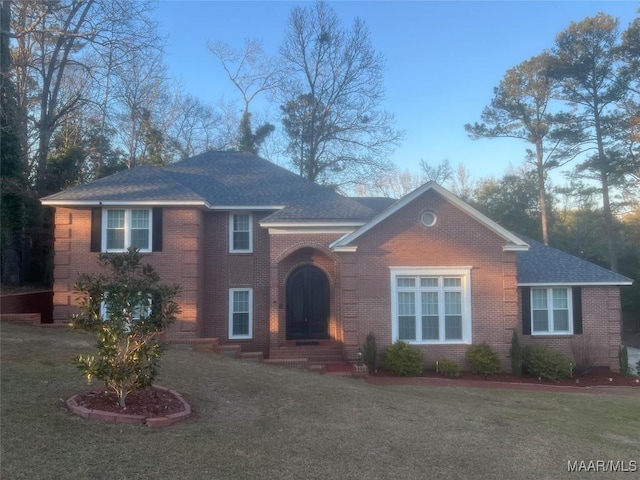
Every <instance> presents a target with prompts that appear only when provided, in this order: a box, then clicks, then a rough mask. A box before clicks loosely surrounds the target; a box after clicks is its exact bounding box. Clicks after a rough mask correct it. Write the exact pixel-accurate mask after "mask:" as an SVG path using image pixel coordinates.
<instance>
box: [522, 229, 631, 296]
mask: <svg viewBox="0 0 640 480" xmlns="http://www.w3.org/2000/svg"><path fill="white" fill-rule="evenodd" d="M519 236H520V238H522V239H523V240H524V241H525V242H527V243H528V244H529V245H530V248H529V250H528V251H526V252H518V253H517V255H516V265H517V268H518V283H519V284H525V285H526V284H583V283H584V284H588V283H593V284H612V285H623V284H630V283H631V282H632V280H631V279H630V278H627V277H625V276H624V275H620V274H619V273H615V272H612V271H611V270H607V269H606V268H602V267H600V266H598V265H595V264H593V263H591V262H588V261H586V260H583V259H581V258H578V257H575V256H573V255H570V254H568V253H565V252H563V251H561V250H557V249H555V248H553V247H549V246H546V245H544V244H542V243H539V242H536V241H535V240H532V239H530V238H526V237H524V236H522V235H519Z"/></svg>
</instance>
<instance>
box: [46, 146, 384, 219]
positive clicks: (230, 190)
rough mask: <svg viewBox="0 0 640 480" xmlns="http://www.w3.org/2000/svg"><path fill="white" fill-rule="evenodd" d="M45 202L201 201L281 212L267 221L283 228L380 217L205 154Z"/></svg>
mask: <svg viewBox="0 0 640 480" xmlns="http://www.w3.org/2000/svg"><path fill="white" fill-rule="evenodd" d="M43 201H44V202H46V203H48V204H52V205H55V204H56V203H58V202H69V201H77V202H82V201H87V202H89V201H118V202H123V203H124V202H135V201H157V202H163V201H164V202H175V201H200V202H203V203H206V204H208V205H209V206H212V207H216V206H222V207H226V206H229V207H243V206H246V207H265V206H267V207H279V208H281V210H278V211H277V212H276V213H275V214H273V215H271V216H269V217H268V218H267V219H264V221H279V222H283V221H302V220H308V221H326V220H354V221H364V220H367V219H369V218H371V217H373V216H374V215H375V213H376V212H375V211H374V210H372V209H370V208H368V207H367V206H365V205H362V204H361V203H358V202H355V201H353V200H351V199H349V198H347V197H344V196H342V195H339V194H337V193H336V192H334V191H333V190H331V189H329V188H326V187H322V186H319V185H316V184H314V183H313V182H310V181H308V180H305V179H304V178H302V177H300V176H299V175H296V174H295V173H293V172H290V171H289V170H286V169H284V168H282V167H279V166H278V165H275V164H273V163H271V162H269V161H268V160H265V159H263V158H260V157H259V156H257V155H254V154H251V153H240V152H206V153H203V154H200V155H197V156H194V157H191V158H188V159H186V160H183V161H180V162H177V163H173V164H170V165H168V166H166V167H164V168H162V169H156V168H154V167H151V166H148V165H143V166H140V167H136V168H133V169H131V170H127V171H124V172H119V173H117V174H114V175H111V176H109V177H105V178H102V179H100V180H96V181H95V182H91V183H87V184H85V185H81V186H79V187H75V188H71V189H69V190H65V191H63V192H60V193H56V194H54V195H51V196H49V197H46V198H44V199H43ZM282 207H286V208H282ZM275 209H276V208H274V210H275Z"/></svg>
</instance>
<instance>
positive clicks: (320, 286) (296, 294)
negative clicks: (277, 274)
mask: <svg viewBox="0 0 640 480" xmlns="http://www.w3.org/2000/svg"><path fill="white" fill-rule="evenodd" d="M286 288H287V340H301V339H305V340H306V339H311V340H321V339H325V338H329V312H330V307H329V280H328V278H327V276H326V274H325V273H324V272H323V271H322V270H320V269H319V268H318V267H315V266H313V265H303V266H301V267H298V268H296V269H295V270H294V271H293V272H291V274H290V275H289V277H288V278H287V285H286Z"/></svg>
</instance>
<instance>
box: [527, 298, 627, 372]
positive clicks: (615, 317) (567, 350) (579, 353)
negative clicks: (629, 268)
mask: <svg viewBox="0 0 640 480" xmlns="http://www.w3.org/2000/svg"><path fill="white" fill-rule="evenodd" d="M521 308H522V306H521V305H519V311H521ZM620 312H621V305H620V288H619V287H608V286H598V287H582V334H580V335H569V336H567V335H554V336H535V335H525V336H523V335H522V320H520V322H519V323H518V330H517V331H518V336H519V337H520V342H521V343H522V344H523V345H532V344H536V343H544V344H546V345H547V346H549V347H551V348H554V349H557V350H560V351H561V352H562V353H564V354H565V355H567V356H568V357H570V358H572V359H573V362H574V364H585V363H590V364H591V365H592V366H605V367H609V368H610V369H611V370H613V371H616V372H618V371H620V365H619V363H618V349H619V348H620V344H621V313H620Z"/></svg>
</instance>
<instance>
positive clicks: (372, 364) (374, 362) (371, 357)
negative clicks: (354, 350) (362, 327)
mask: <svg viewBox="0 0 640 480" xmlns="http://www.w3.org/2000/svg"><path fill="white" fill-rule="evenodd" d="M362 361H363V362H364V364H365V365H366V366H367V369H368V370H369V373H373V372H375V371H376V369H377V367H378V349H377V347H376V337H375V335H374V334H373V332H369V335H367V338H366V340H365V341H364V345H363V346H362Z"/></svg>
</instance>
